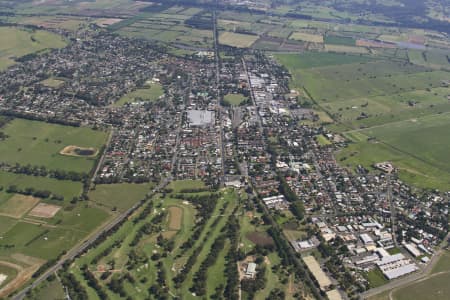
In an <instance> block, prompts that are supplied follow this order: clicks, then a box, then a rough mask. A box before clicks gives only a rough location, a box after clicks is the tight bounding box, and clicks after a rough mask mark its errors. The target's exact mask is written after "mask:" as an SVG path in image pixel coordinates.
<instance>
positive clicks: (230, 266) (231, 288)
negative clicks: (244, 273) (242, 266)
mask: <svg viewBox="0 0 450 300" xmlns="http://www.w3.org/2000/svg"><path fill="white" fill-rule="evenodd" d="M235 212H236V209H235V210H234V211H233V214H232V215H231V216H230V218H229V219H228V223H227V225H226V231H225V234H226V237H227V238H228V239H229V240H230V250H228V253H227V255H226V257H225V258H226V266H225V275H226V277H227V282H226V285H225V289H224V291H223V296H224V298H225V299H239V272H238V270H237V262H238V260H239V252H238V251H237V249H238V243H239V220H238V219H237V218H236V216H235V215H234V213H235Z"/></svg>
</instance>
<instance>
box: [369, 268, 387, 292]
mask: <svg viewBox="0 0 450 300" xmlns="http://www.w3.org/2000/svg"><path fill="white" fill-rule="evenodd" d="M367 279H368V280H369V284H370V287H372V288H375V287H379V286H381V285H383V284H386V283H387V282H388V280H387V279H386V277H384V275H383V273H381V271H380V269H378V268H375V269H373V270H371V271H369V272H367Z"/></svg>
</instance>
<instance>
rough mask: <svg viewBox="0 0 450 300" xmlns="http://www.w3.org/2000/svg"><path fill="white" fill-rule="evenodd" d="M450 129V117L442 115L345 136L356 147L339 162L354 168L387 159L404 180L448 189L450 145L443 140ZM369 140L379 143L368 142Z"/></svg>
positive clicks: (340, 156)
mask: <svg viewBox="0 0 450 300" xmlns="http://www.w3.org/2000/svg"><path fill="white" fill-rule="evenodd" d="M449 129H450V116H449V115H448V114H442V115H434V116H427V117H423V118H419V119H413V120H406V121H400V122H396V123H388V124H386V125H385V126H378V127H373V128H369V129H364V130H361V131H358V132H351V133H348V134H347V135H346V136H347V137H348V138H350V139H352V140H353V141H354V142H355V144H351V145H350V146H349V147H348V148H346V149H344V150H343V151H341V152H340V153H338V155H337V159H338V160H340V161H341V162H342V163H343V164H345V165H349V166H352V167H354V166H356V165H357V164H362V165H364V166H366V167H370V165H372V164H373V163H377V162H381V161H386V160H388V161H391V162H392V163H393V164H394V166H395V167H397V168H399V171H400V178H401V179H404V180H406V181H408V182H410V183H413V184H415V185H417V186H418V187H423V188H427V187H434V188H440V189H443V190H446V189H448V186H449V185H450V164H448V162H447V159H445V157H447V150H446V149H448V147H449V145H448V143H446V142H445V141H446V140H445V139H442V137H443V136H445V135H446V132H448V130H449ZM369 137H372V138H375V139H376V141H368V140H367V139H368V138H369ZM344 158H346V159H344Z"/></svg>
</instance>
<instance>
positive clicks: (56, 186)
mask: <svg viewBox="0 0 450 300" xmlns="http://www.w3.org/2000/svg"><path fill="white" fill-rule="evenodd" d="M10 185H15V186H17V188H19V189H22V190H23V189H26V188H34V189H35V190H48V191H50V192H51V193H53V194H56V195H61V196H63V197H64V199H65V200H66V201H70V200H72V198H73V197H78V196H79V195H80V194H81V191H82V189H83V184H82V183H81V182H79V181H70V180H57V179H54V178H48V177H39V176H32V175H25V174H15V173H8V172H4V171H0V186H3V187H4V189H6V188H8V186H10ZM2 195H3V196H2ZM10 196H11V194H7V193H6V192H5V191H0V203H1V201H2V199H6V198H9V197H10Z"/></svg>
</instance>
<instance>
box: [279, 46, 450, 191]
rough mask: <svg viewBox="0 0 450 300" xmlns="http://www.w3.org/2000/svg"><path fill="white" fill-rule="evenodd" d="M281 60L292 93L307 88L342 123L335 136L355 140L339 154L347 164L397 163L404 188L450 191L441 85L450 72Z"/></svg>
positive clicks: (309, 57)
mask: <svg viewBox="0 0 450 300" xmlns="http://www.w3.org/2000/svg"><path fill="white" fill-rule="evenodd" d="M330 55H331V56H330ZM321 56H323V59H318V58H319V57H321ZM276 57H277V58H278V59H279V61H280V62H281V63H283V64H284V65H286V66H287V67H288V68H289V70H290V72H291V74H292V81H291V85H292V87H293V88H296V89H300V88H301V87H303V88H304V89H305V90H306V91H307V93H308V94H309V96H310V97H311V98H312V100H314V103H315V105H316V106H317V107H319V108H320V109H322V110H324V111H326V112H327V113H328V114H329V115H330V116H331V117H332V118H333V119H334V120H335V121H336V122H335V123H334V124H333V125H331V126H330V129H332V130H336V131H339V132H345V136H346V137H347V138H349V139H350V140H351V141H353V143H352V144H350V145H349V147H347V148H346V149H344V150H342V151H340V152H339V153H338V154H337V158H338V160H339V161H341V163H342V164H344V165H346V166H349V167H352V168H353V167H355V166H357V165H358V164H362V165H364V166H366V167H368V168H370V167H371V165H372V164H374V163H377V162H381V161H391V162H392V163H393V164H394V166H396V167H397V168H398V169H399V175H400V178H401V179H403V180H405V181H406V182H408V183H411V184H413V185H416V186H418V187H423V188H440V189H443V190H448V187H449V186H450V165H448V164H447V163H446V161H447V159H446V157H447V156H446V155H447V154H446V153H447V151H446V149H448V147H449V146H450V145H449V144H448V143H445V142H443V141H445V139H443V138H442V137H444V136H446V132H448V130H449V129H450V118H449V116H448V112H450V103H449V101H448V99H447V96H448V94H449V93H450V89H449V88H447V87H443V86H442V82H443V81H444V80H446V78H449V77H448V76H449V73H448V72H446V71H443V70H439V71H438V70H432V69H431V68H429V67H428V66H419V65H414V64H410V63H407V62H405V61H403V60H386V59H385V58H384V59H381V58H380V59H378V58H376V57H373V58H371V57H364V56H355V55H353V56H351V55H338V54H329V53H328V54H322V53H321V54H312V53H311V54H305V55H287V54H281V55H276ZM339 57H342V60H340V59H339ZM352 58H353V59H355V60H352ZM340 63H341V64H340Z"/></svg>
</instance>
